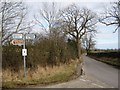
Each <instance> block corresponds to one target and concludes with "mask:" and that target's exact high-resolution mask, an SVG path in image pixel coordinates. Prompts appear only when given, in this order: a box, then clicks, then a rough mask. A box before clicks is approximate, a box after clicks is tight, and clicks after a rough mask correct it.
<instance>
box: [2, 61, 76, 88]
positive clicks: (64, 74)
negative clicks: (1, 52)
mask: <svg viewBox="0 0 120 90" xmlns="http://www.w3.org/2000/svg"><path fill="white" fill-rule="evenodd" d="M75 65H76V62H75V61H74V62H72V63H70V64H64V65H61V66H59V67H58V66H54V67H53V68H50V67H47V69H44V68H42V67H39V68H38V69H37V70H34V72H32V74H30V72H31V71H29V70H28V71H27V78H26V81H25V80H23V79H19V78H20V77H19V78H17V79H15V76H18V75H20V74H21V73H17V74H12V75H10V73H9V75H8V71H6V72H5V71H3V77H4V78H3V79H5V78H6V80H3V84H2V85H3V86H2V87H3V88H21V87H22V88H23V87H28V86H29V87H30V86H34V85H46V84H47V85H48V84H52V83H60V82H64V81H68V80H71V79H72V78H73V76H74V75H75V72H76V67H75ZM22 74H23V73H22ZM21 76H22V75H21ZM8 77H9V78H8Z"/></svg>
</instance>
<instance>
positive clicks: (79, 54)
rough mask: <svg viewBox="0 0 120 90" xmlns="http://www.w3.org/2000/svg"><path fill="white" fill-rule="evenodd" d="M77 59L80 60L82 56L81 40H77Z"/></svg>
mask: <svg viewBox="0 0 120 90" xmlns="http://www.w3.org/2000/svg"><path fill="white" fill-rule="evenodd" d="M76 44H77V58H78V59H80V56H81V46H80V40H79V39H77V42H76Z"/></svg>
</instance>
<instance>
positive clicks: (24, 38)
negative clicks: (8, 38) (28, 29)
mask: <svg viewBox="0 0 120 90" xmlns="http://www.w3.org/2000/svg"><path fill="white" fill-rule="evenodd" d="M23 49H25V34H24V45H23ZM23 59H24V80H26V60H25V59H26V58H25V56H23Z"/></svg>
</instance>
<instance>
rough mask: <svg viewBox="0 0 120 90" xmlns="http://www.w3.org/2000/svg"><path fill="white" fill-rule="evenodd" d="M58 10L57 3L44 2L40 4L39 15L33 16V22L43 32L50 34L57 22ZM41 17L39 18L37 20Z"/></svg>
mask: <svg viewBox="0 0 120 90" xmlns="http://www.w3.org/2000/svg"><path fill="white" fill-rule="evenodd" d="M58 13H59V9H58V8H57V3H55V2H49V3H47V2H45V3H42V7H41V9H39V14H38V15H34V18H35V20H36V21H37V23H38V25H39V26H40V27H41V28H42V29H43V30H45V32H47V33H48V31H49V33H52V29H54V27H55V26H56V24H57V22H58V20H59V15H58ZM39 17H41V18H39Z"/></svg>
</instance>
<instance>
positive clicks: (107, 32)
mask: <svg viewBox="0 0 120 90" xmlns="http://www.w3.org/2000/svg"><path fill="white" fill-rule="evenodd" d="M42 1H43V0H40V1H39V0H35V1H29V0H26V1H25V3H26V4H27V5H28V10H29V12H30V14H29V19H30V20H31V19H33V20H34V17H33V16H34V14H37V13H38V9H39V8H41V6H42V3H41V2H42ZM51 1H52V0H51ZM110 1H113V0H110ZM110 1H109V0H106V1H104V0H101V1H99V2H97V1H96V0H92V1H90V2H87V1H84V2H78V1H77V0H75V1H74V2H73V1H72V0H70V1H69V2H68V1H66V2H65V1H64V2H60V1H58V3H57V4H58V7H59V8H64V7H67V6H68V5H70V4H73V3H75V4H77V5H78V6H79V7H87V8H89V9H91V10H92V11H94V12H96V13H97V14H98V16H99V15H100V13H102V12H103V10H104V9H105V8H108V7H109V6H110ZM56 8H57V7H56ZM41 21H42V22H43V23H45V22H44V21H43V20H42V19H41ZM45 24H46V23H45ZM97 26H98V27H97V29H98V33H97V34H96V37H95V40H96V46H95V47H96V48H100V49H115V48H118V31H117V32H116V33H113V31H114V29H115V26H105V25H103V24H101V23H98V25H97ZM46 27H47V24H46ZM33 32H42V33H43V30H41V29H40V27H39V26H38V25H36V26H35V27H34V28H33Z"/></svg>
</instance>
